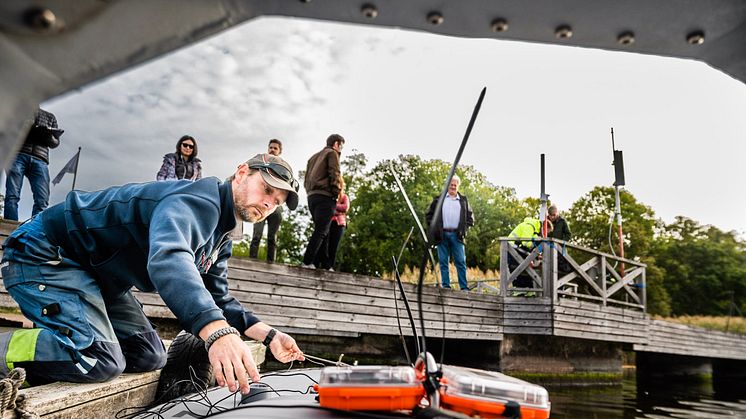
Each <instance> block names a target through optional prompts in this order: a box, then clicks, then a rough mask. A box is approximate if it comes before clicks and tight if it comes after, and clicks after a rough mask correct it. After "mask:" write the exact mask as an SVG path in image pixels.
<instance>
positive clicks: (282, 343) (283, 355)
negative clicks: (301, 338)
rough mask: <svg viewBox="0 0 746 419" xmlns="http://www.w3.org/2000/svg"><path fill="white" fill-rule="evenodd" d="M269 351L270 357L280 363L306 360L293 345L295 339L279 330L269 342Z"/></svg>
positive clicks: (294, 344) (295, 345) (296, 346)
mask: <svg viewBox="0 0 746 419" xmlns="http://www.w3.org/2000/svg"><path fill="white" fill-rule="evenodd" d="M269 349H270V350H271V351H272V355H274V356H275V358H276V359H277V360H278V361H280V362H290V361H304V360H305V359H306V357H305V356H303V352H302V351H301V350H300V348H298V345H297V344H296V343H295V339H293V338H292V337H291V336H290V335H288V334H286V333H282V332H280V331H279V330H278V331H277V334H276V335H275V338H274V339H272V342H270V344H269Z"/></svg>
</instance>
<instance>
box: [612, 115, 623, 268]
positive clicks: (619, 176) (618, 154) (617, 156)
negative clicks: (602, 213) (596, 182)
mask: <svg viewBox="0 0 746 419" xmlns="http://www.w3.org/2000/svg"><path fill="white" fill-rule="evenodd" d="M611 150H612V152H613V154H614V163H612V164H613V165H614V201H615V204H616V205H615V208H614V215H615V217H616V223H617V234H618V236H619V257H621V258H624V233H623V231H622V204H621V200H620V199H619V187H620V186H624V161H623V159H622V151H621V150H617V149H616V146H615V145H614V127H612V128H611ZM620 267H621V269H620V272H621V274H622V277H624V262H622V264H621V265H620Z"/></svg>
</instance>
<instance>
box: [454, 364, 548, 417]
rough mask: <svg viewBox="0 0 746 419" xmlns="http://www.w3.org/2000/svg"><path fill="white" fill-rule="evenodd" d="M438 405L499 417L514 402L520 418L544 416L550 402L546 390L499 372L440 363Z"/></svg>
mask: <svg viewBox="0 0 746 419" xmlns="http://www.w3.org/2000/svg"><path fill="white" fill-rule="evenodd" d="M440 382H441V387H440V405H441V406H442V407H443V408H445V409H449V410H454V411H456V412H460V413H464V414H466V415H469V416H477V415H478V416H479V417H482V418H500V417H503V413H504V412H505V405H506V404H507V403H508V402H511V401H514V402H516V403H517V404H518V405H519V406H520V409H521V418H522V419H547V418H549V412H550V408H551V405H550V403H549V394H548V393H547V391H546V389H544V388H543V387H541V386H537V385H535V384H531V383H528V382H526V381H523V380H519V379H517V378H513V377H509V376H507V375H504V374H500V373H499V372H491V371H483V370H475V369H471V368H463V367H454V366H450V365H443V378H442V379H441V381H440Z"/></svg>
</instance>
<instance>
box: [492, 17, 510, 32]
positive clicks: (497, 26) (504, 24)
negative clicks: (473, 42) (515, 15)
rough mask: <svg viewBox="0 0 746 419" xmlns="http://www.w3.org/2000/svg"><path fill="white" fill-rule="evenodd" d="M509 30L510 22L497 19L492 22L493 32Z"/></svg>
mask: <svg viewBox="0 0 746 419" xmlns="http://www.w3.org/2000/svg"><path fill="white" fill-rule="evenodd" d="M507 30H508V21H507V20H505V19H495V20H493V21H492V32H505V31H507Z"/></svg>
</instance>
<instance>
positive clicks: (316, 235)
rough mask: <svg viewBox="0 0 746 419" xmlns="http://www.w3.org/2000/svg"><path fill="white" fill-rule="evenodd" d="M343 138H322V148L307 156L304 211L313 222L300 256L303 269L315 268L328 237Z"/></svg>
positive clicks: (335, 205) (338, 188)
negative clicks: (310, 232)
mask: <svg viewBox="0 0 746 419" xmlns="http://www.w3.org/2000/svg"><path fill="white" fill-rule="evenodd" d="M344 143H345V139H344V138H343V137H342V136H341V135H339V134H332V135H330V136H329V138H327V139H326V147H324V148H323V149H322V150H321V151H319V152H318V153H316V154H314V155H313V156H311V158H310V159H308V165H307V166H306V178H305V180H304V182H303V186H304V187H305V188H306V193H307V194H308V210H309V211H310V212H311V218H312V219H313V233H312V234H311V238H310V239H309V240H308V246H307V247H306V252H305V253H304V254H303V265H302V266H303V267H304V268H316V266H315V265H314V264H313V263H314V261H315V260H316V256H317V253H318V252H319V249H320V248H321V244H322V243H323V242H324V239H326V237H327V236H328V235H329V227H330V226H331V224H332V217H333V216H334V210H335V208H336V207H337V197H338V196H339V190H340V187H339V176H340V175H341V171H340V167H339V156H340V155H341V154H342V148H343V147H344Z"/></svg>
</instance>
